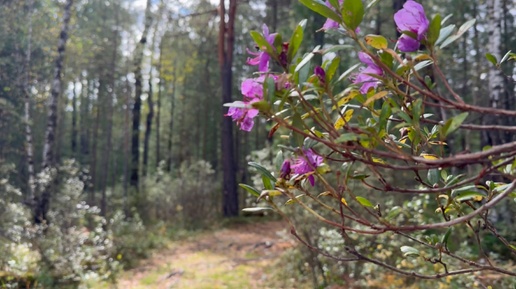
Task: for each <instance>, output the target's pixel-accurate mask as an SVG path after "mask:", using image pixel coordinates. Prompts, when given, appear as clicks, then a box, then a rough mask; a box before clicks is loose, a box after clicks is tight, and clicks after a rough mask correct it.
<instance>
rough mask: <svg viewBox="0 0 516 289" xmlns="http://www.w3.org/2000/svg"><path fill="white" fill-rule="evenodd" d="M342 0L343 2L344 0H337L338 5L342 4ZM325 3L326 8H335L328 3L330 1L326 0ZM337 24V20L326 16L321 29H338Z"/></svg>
mask: <svg viewBox="0 0 516 289" xmlns="http://www.w3.org/2000/svg"><path fill="white" fill-rule="evenodd" d="M342 2H344V0H339V4H340V5H342ZM325 3H326V6H328V8H330V9H332V10H335V8H334V7H333V6H332V5H331V4H330V1H328V0H326V2H325ZM339 25H340V24H339V23H338V22H336V21H335V20H333V19H330V18H328V19H326V22H324V25H323V27H322V29H323V30H330V29H338V28H339Z"/></svg>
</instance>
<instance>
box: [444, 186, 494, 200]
mask: <svg viewBox="0 0 516 289" xmlns="http://www.w3.org/2000/svg"><path fill="white" fill-rule="evenodd" d="M451 197H452V199H454V200H455V201H457V202H463V201H469V200H474V201H481V200H482V199H484V198H485V197H487V195H486V193H485V192H484V191H482V190H481V189H479V187H477V186H475V185H470V186H465V187H462V188H458V189H455V190H452V193H451Z"/></svg>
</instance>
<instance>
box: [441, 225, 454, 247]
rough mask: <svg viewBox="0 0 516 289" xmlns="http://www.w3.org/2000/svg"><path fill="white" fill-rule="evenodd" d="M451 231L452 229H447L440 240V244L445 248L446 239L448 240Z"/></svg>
mask: <svg viewBox="0 0 516 289" xmlns="http://www.w3.org/2000/svg"><path fill="white" fill-rule="evenodd" d="M451 231H452V228H448V230H447V231H446V233H445V234H444V236H443V237H442V239H441V244H443V245H444V246H445V247H446V245H447V244H448V239H449V238H450V234H451Z"/></svg>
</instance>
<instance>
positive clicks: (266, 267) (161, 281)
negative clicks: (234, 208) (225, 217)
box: [94, 221, 296, 289]
mask: <svg viewBox="0 0 516 289" xmlns="http://www.w3.org/2000/svg"><path fill="white" fill-rule="evenodd" d="M295 245H296V242H294V240H293V239H292V237H291V235H290V233H289V231H288V225H286V224H285V223H284V222H280V221H269V222H257V223H240V224H232V225H229V226H226V227H225V228H222V229H219V230H213V231H208V232H203V233H200V234H196V235H195V236H190V237H188V238H186V239H183V240H179V241H174V242H172V243H171V244H170V245H169V246H167V248H165V249H161V250H159V251H156V252H155V253H154V254H153V256H152V257H151V258H149V259H146V260H142V262H141V263H140V265H139V266H137V267H136V268H134V269H131V270H128V271H125V272H123V273H122V274H121V275H120V276H119V280H118V284H117V285H116V286H113V285H111V286H109V287H98V288H99V289H100V288H113V287H115V288H120V289H121V288H123V289H143V288H153V289H172V288H185V289H186V288H188V289H218V288H225V289H247V288H249V289H254V288H274V289H278V288H279V287H277V285H274V284H275V280H274V279H275V278H277V277H275V276H274V271H275V270H274V267H277V266H278V265H277V260H278V259H279V258H280V257H281V255H282V254H284V253H285V252H286V251H287V250H289V249H290V248H293V247H294V246H295ZM94 288H95V287H94Z"/></svg>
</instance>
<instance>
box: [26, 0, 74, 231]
mask: <svg viewBox="0 0 516 289" xmlns="http://www.w3.org/2000/svg"><path fill="white" fill-rule="evenodd" d="M72 5H73V0H67V1H66V4H65V8H64V14H63V26H62V27H61V33H60V34H59V42H58V45H57V59H56V62H55V72H54V80H53V81H52V87H51V93H50V99H49V104H48V114H47V119H48V121H47V128H46V131H45V144H44V147H43V164H42V167H43V169H47V168H52V167H54V166H55V144H56V130H57V114H58V104H59V95H60V94H61V72H62V70H63V62H64V57H65V50H66V42H67V40H68V28H69V23H70V18H71V15H72ZM50 198H51V188H49V187H47V188H43V189H42V192H41V194H40V195H39V196H36V200H35V202H34V203H35V207H34V221H35V222H36V223H40V222H43V221H44V220H46V217H47V216H46V215H47V212H48V210H49V206H50Z"/></svg>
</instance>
